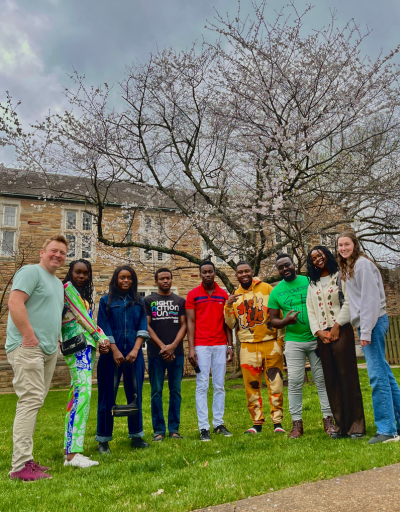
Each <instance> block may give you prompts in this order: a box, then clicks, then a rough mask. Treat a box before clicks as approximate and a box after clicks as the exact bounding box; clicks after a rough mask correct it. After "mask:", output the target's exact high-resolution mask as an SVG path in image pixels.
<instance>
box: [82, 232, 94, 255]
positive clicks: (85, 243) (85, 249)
mask: <svg viewBox="0 0 400 512" xmlns="http://www.w3.org/2000/svg"><path fill="white" fill-rule="evenodd" d="M91 256H92V239H91V237H90V236H83V237H82V258H91Z"/></svg>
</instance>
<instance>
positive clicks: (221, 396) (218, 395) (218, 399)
mask: <svg viewBox="0 0 400 512" xmlns="http://www.w3.org/2000/svg"><path fill="white" fill-rule="evenodd" d="M195 350H196V353H197V359H198V363H199V367H200V370H201V371H200V373H198V374H197V377H196V409H197V419H198V422H199V429H200V430H202V429H207V430H210V423H209V422H208V404H207V394H208V387H209V385H210V368H211V373H212V384H213V390H214V396H213V406H212V411H213V426H214V428H216V427H219V426H220V425H223V423H224V420H223V416H224V409H225V387H224V386H225V373H226V345H214V346H206V345H201V346H197V347H195Z"/></svg>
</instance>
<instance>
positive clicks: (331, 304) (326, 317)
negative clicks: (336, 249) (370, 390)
mask: <svg viewBox="0 0 400 512" xmlns="http://www.w3.org/2000/svg"><path fill="white" fill-rule="evenodd" d="M307 272H308V277H309V279H310V285H309V287H308V293H307V311H308V318H309V321H310V327H311V331H312V333H313V334H314V336H317V342H318V352H319V356H320V358H321V363H322V368H323V371H324V378H325V386H326V391H327V394H328V399H329V404H330V406H331V410H332V414H333V417H334V418H335V424H336V425H335V431H334V432H332V434H331V435H330V437H331V438H332V439H337V438H341V437H350V438H352V439H358V438H361V437H364V435H365V417H364V408H363V402H362V395H361V387H360V380H359V376H358V369H357V357H356V351H355V344H354V332H353V327H352V326H351V324H350V312H349V304H348V301H347V297H346V295H345V294H344V293H343V290H342V286H341V278H340V272H339V265H338V263H337V261H336V260H335V257H334V256H333V254H332V253H331V252H330V251H329V249H327V248H326V247H324V246H323V245H317V246H315V247H313V248H312V249H311V251H310V252H309V253H308V256H307Z"/></svg>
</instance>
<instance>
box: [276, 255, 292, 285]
mask: <svg viewBox="0 0 400 512" xmlns="http://www.w3.org/2000/svg"><path fill="white" fill-rule="evenodd" d="M276 268H277V270H278V272H279V274H280V275H281V277H282V278H283V279H284V280H285V281H293V279H295V277H296V267H295V266H294V263H293V261H292V260H291V259H290V258H281V259H280V260H278V261H277V262H276Z"/></svg>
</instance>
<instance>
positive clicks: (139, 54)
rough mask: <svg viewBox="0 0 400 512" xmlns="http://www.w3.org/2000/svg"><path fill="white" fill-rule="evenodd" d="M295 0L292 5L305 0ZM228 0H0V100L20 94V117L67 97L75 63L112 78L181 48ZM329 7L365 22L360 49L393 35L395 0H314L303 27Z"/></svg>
mask: <svg viewBox="0 0 400 512" xmlns="http://www.w3.org/2000/svg"><path fill="white" fill-rule="evenodd" d="M287 3H288V1H287V0H286V1H284V0H273V1H271V2H270V4H269V7H268V15H269V16H271V20H272V19H273V18H274V10H279V9H280V8H281V7H283V6H284V5H286V4H287ZM306 3H309V2H306V1H304V0H296V7H297V8H298V10H300V11H301V10H303V9H304V8H305V6H306ZM237 5H238V4H237V1H236V0H90V1H89V0H79V1H78V0H67V1H66V0H34V1H32V0H0V101H4V100H5V97H6V94H5V91H7V90H8V91H9V92H10V93H11V95H12V96H13V98H14V100H21V101H22V105H21V106H20V107H19V112H20V115H21V118H22V119H23V121H25V122H32V121H34V120H36V119H42V118H43V116H44V115H45V114H46V113H47V112H48V111H49V110H51V111H53V112H55V111H59V112H60V111H61V112H62V111H63V110H64V109H65V108H66V107H67V105H66V102H65V98H64V96H63V87H66V86H68V85H69V84H70V81H69V79H68V76H67V75H68V74H71V72H72V70H73V68H75V69H76V70H77V71H78V72H79V73H80V74H84V75H86V77H87V81H88V82H89V83H91V84H93V85H97V84H100V83H103V82H107V83H108V84H110V85H112V84H116V83H117V82H118V81H119V80H121V79H122V78H123V74H124V69H125V66H126V65H127V64H130V63H131V62H132V61H133V60H135V59H139V60H141V61H146V60H147V59H148V58H149V55H150V53H151V52H154V51H156V49H157V46H158V48H160V49H162V48H164V47H165V46H172V47H174V48H176V49H181V48H187V47H188V46H190V45H191V44H192V42H194V41H196V40H198V41H201V38H202V35H203V34H204V35H205V37H206V38H211V37H212V34H210V33H209V32H208V31H207V30H205V29H204V25H205V23H206V20H207V19H208V20H212V19H213V17H214V16H215V11H214V8H215V9H217V10H218V11H219V12H220V13H225V12H227V11H229V12H230V13H232V14H235V13H236V11H237ZM241 8H242V11H243V12H247V13H250V12H252V8H251V0H241ZM329 9H336V11H337V18H338V24H339V25H343V24H344V23H345V22H346V21H348V20H350V19H351V18H354V19H355V20H356V22H357V23H358V24H359V25H360V26H361V27H362V28H363V29H364V28H365V27H366V26H368V27H369V28H370V29H373V32H372V34H371V36H370V37H369V38H368V41H367V42H366V44H365V45H364V50H365V52H366V53H369V54H370V55H372V56H376V55H377V54H378V53H379V51H380V49H383V51H384V53H385V52H387V51H389V50H390V49H391V48H393V47H395V46H396V45H397V44H398V43H399V42H400V31H399V25H400V2H399V1H398V0H380V2H377V1H373V2H372V1H369V2H368V1H366V0H317V2H316V7H315V9H314V10H313V11H312V13H310V15H308V16H307V22H306V24H305V30H306V31H311V30H312V28H315V27H316V28H319V27H321V26H322V25H324V24H326V23H328V22H329V19H330V17H329V16H330V14H329ZM0 161H2V162H3V163H5V164H6V165H12V153H11V152H10V151H6V150H4V149H3V150H2V151H0Z"/></svg>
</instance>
